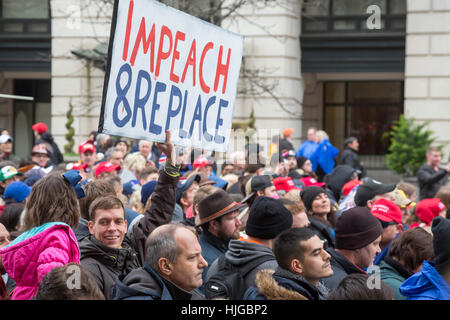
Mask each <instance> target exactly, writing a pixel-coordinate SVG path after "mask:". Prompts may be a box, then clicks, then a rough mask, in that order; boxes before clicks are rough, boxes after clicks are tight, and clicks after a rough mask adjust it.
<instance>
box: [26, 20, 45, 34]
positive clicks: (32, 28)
mask: <svg viewBox="0 0 450 320" xmlns="http://www.w3.org/2000/svg"><path fill="white" fill-rule="evenodd" d="M27 30H28V32H36V33H47V32H49V31H48V24H47V23H46V22H33V23H28V24H27Z"/></svg>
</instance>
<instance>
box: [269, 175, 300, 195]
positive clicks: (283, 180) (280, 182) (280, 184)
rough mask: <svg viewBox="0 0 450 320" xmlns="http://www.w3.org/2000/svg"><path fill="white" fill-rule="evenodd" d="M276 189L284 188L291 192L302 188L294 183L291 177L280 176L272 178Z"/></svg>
mask: <svg viewBox="0 0 450 320" xmlns="http://www.w3.org/2000/svg"><path fill="white" fill-rule="evenodd" d="M272 183H273V185H274V186H275V189H276V190H284V191H286V192H289V191H291V190H301V189H300V188H297V187H296V186H295V185H294V181H292V178H291V177H278V178H275V179H273V180H272Z"/></svg>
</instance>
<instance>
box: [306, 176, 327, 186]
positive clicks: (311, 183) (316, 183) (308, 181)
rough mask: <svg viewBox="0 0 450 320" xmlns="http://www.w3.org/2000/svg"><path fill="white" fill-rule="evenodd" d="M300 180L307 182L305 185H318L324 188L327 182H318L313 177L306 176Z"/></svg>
mask: <svg viewBox="0 0 450 320" xmlns="http://www.w3.org/2000/svg"><path fill="white" fill-rule="evenodd" d="M300 181H301V182H303V183H304V184H305V187H310V186H316V187H321V188H322V187H323V186H324V185H325V184H326V183H325V182H317V180H316V179H314V178H313V177H304V178H301V179H300Z"/></svg>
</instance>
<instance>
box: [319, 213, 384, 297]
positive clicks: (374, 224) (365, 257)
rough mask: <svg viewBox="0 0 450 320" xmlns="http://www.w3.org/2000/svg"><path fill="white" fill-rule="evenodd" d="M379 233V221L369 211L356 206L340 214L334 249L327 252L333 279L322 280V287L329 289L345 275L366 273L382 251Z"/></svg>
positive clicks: (380, 228)
mask: <svg viewBox="0 0 450 320" xmlns="http://www.w3.org/2000/svg"><path fill="white" fill-rule="evenodd" d="M382 233H383V229H382V227H381V224H380V222H379V221H378V220H377V218H375V217H374V216H373V215H372V213H370V211H369V209H367V208H364V207H355V208H351V209H349V210H347V211H345V212H344V213H342V214H341V215H340V216H339V218H338V219H337V222H336V229H335V242H336V246H335V249H332V248H328V249H327V252H328V253H329V254H330V255H331V267H332V269H333V276H331V277H329V278H325V279H323V283H324V285H325V286H326V287H327V288H328V289H330V290H332V289H334V288H336V287H337V285H338V284H339V282H341V280H342V279H344V278H345V277H346V276H347V275H349V274H352V273H366V271H364V269H366V268H368V267H370V266H371V265H372V264H373V260H374V258H375V256H376V255H377V254H379V253H380V252H381V250H380V241H381V234H382Z"/></svg>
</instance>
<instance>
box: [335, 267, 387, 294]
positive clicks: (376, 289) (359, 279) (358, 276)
mask: <svg viewBox="0 0 450 320" xmlns="http://www.w3.org/2000/svg"><path fill="white" fill-rule="evenodd" d="M370 277H371V276H370V275H368V274H363V273H352V274H349V275H348V276H346V277H345V278H344V279H342V281H341V282H340V283H339V285H338V286H337V287H336V288H335V289H333V291H331V293H330V294H329V296H328V298H327V300H394V294H393V292H392V289H391V288H390V287H389V286H388V285H387V284H386V283H384V282H383V281H380V282H378V283H374V285H373V287H372V286H369V285H368V283H371V279H370ZM377 284H379V286H377Z"/></svg>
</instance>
